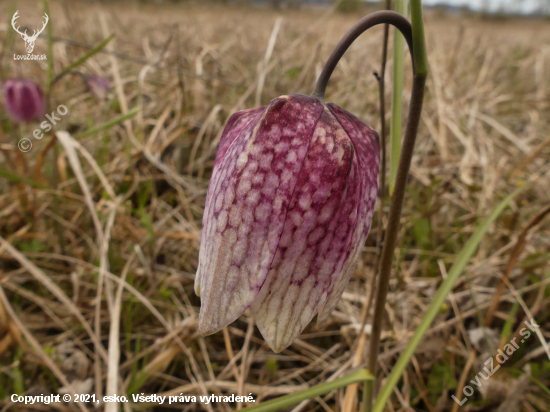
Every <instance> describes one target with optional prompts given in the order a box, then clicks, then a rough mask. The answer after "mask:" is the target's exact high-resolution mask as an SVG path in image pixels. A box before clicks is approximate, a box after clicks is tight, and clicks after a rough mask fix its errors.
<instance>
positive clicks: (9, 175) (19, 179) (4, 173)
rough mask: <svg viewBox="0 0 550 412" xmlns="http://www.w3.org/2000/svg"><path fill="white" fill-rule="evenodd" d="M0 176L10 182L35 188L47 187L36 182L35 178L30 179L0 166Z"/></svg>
mask: <svg viewBox="0 0 550 412" xmlns="http://www.w3.org/2000/svg"><path fill="white" fill-rule="evenodd" d="M0 177H4V178H6V179H8V180H9V181H10V182H12V183H25V184H27V185H29V186H31V187H35V188H37V189H49V187H48V186H44V185H43V184H42V183H40V182H37V181H36V180H33V179H30V178H28V177H23V176H21V175H18V174H17V173H14V172H10V171H9V170H6V169H4V168H2V167H0Z"/></svg>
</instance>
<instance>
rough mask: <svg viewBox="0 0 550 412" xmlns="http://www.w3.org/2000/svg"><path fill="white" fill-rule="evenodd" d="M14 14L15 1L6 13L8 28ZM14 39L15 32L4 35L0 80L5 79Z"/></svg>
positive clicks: (10, 31) (9, 31)
mask: <svg viewBox="0 0 550 412" xmlns="http://www.w3.org/2000/svg"><path fill="white" fill-rule="evenodd" d="M14 14H15V0H13V1H12V2H11V6H10V12H9V13H8V16H9V20H8V21H7V25H8V27H9V26H10V25H11V19H12V16H13V15H14ZM14 39H15V31H14V30H8V32H7V33H6V37H5V39H4V47H3V48H2V53H0V56H2V61H1V62H0V64H1V65H2V73H1V77H0V78H1V79H5V78H6V71H7V70H8V66H9V61H10V54H11V51H12V49H13V40H14Z"/></svg>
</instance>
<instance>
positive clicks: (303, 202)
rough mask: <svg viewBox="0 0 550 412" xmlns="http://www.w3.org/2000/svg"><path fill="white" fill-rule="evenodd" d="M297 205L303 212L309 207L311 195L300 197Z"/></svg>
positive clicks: (306, 194) (305, 194)
mask: <svg viewBox="0 0 550 412" xmlns="http://www.w3.org/2000/svg"><path fill="white" fill-rule="evenodd" d="M298 204H299V205H300V207H301V208H302V209H303V210H307V209H309V206H311V195H310V194H309V193H303V194H302V195H301V196H300V200H298Z"/></svg>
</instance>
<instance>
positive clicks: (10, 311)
mask: <svg viewBox="0 0 550 412" xmlns="http://www.w3.org/2000/svg"><path fill="white" fill-rule="evenodd" d="M0 302H1V303H2V305H3V306H4V310H5V311H6V312H7V313H8V315H9V317H10V318H11V320H12V321H13V322H14V323H15V325H16V326H17V328H18V329H19V331H20V332H21V333H22V334H23V335H24V336H25V338H26V339H27V340H28V341H29V343H30V344H31V346H32V348H33V349H34V351H35V352H36V353H37V354H38V356H39V357H40V359H41V360H42V362H44V363H45V364H46V366H47V367H48V368H49V369H50V370H51V371H52V373H53V374H54V375H55V377H56V378H57V379H59V381H60V382H61V383H63V385H64V386H65V387H66V388H68V390H69V393H70V394H71V395H72V396H73V397H74V396H75V395H76V392H75V390H74V388H73V387H72V385H71V384H70V383H69V381H68V380H67V378H66V377H65V375H64V374H63V372H61V370H60V369H59V367H58V366H57V365H56V364H55V362H54V361H53V360H52V359H51V358H50V357H49V356H48V355H47V354H46V352H44V349H43V348H42V346H41V345H40V343H39V342H38V341H37V340H36V339H35V338H34V336H32V334H31V333H30V332H29V331H28V329H27V328H26V327H25V326H24V325H23V324H22V323H21V321H20V320H19V318H18V317H17V315H16V314H15V312H14V311H13V308H12V307H11V305H10V302H9V301H8V298H7V297H6V294H5V293H4V289H3V288H2V286H1V285H0ZM78 407H79V408H80V410H81V411H82V412H88V408H86V406H84V404H83V403H82V402H79V403H78Z"/></svg>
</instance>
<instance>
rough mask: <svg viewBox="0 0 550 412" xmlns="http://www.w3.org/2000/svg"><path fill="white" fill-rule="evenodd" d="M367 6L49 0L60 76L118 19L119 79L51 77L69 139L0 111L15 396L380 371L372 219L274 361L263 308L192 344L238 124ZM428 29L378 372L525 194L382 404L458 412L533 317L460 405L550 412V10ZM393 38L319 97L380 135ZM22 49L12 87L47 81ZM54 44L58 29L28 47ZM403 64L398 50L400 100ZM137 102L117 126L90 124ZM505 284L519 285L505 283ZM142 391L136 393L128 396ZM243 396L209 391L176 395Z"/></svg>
mask: <svg viewBox="0 0 550 412" xmlns="http://www.w3.org/2000/svg"><path fill="white" fill-rule="evenodd" d="M9 3H10V2H2V4H0V16H3V17H2V23H0V41H2V42H3V44H4V45H5V44H6V42H5V41H6V38H7V37H8V40H9V36H12V35H13V34H12V33H11V32H12V29H11V27H10V25H9V20H10V19H11V14H10V13H11V8H10V4H9ZM17 7H18V9H19V11H20V15H21V16H28V18H27V17H26V18H27V22H25V23H24V24H25V25H28V26H29V27H32V25H33V24H34V25H36V24H39V21H40V16H41V12H42V10H41V8H39V7H38V6H37V5H36V3H35V2H18V3H17ZM278 17H281V18H282V22H281V25H280V29H279V31H278V33H276V34H277V36H276V38H275V43H274V48H273V51H272V53H267V54H266V49H267V48H268V43H269V40H270V37H271V36H272V31H273V27H274V26H275V24H276V19H277V18H278ZM360 17H361V15H360V14H356V15H353V14H351V15H341V14H337V13H334V12H331V11H330V10H328V9H321V8H316V9H302V10H291V11H284V10H283V11H279V12H275V11H273V10H267V9H266V10H261V9H255V8H253V7H251V6H246V5H237V6H233V7H230V6H223V5H220V4H214V3H213V4H211V5H210V6H209V7H206V6H197V5H190V4H187V3H182V4H180V5H174V4H172V3H168V2H166V3H162V4H160V5H139V3H133V2H132V3H127V4H116V5H107V4H106V5H103V6H101V5H99V4H95V3H92V4H88V3H85V2H74V3H73V2H52V4H50V24H51V25H52V29H53V36H54V43H53V53H54V55H53V63H54V74H56V73H59V72H61V70H62V69H63V68H64V67H66V66H67V65H68V64H70V63H71V62H73V61H75V60H76V59H78V58H79V57H80V56H82V55H83V54H84V53H85V52H86V51H87V49H86V48H85V47H83V46H88V47H93V46H95V45H96V44H98V43H99V42H100V41H101V40H103V39H104V38H106V37H108V36H109V35H110V34H112V33H114V34H115V39H114V40H113V41H112V42H111V43H110V44H109V45H108V46H107V47H106V48H105V49H104V51H107V52H109V53H105V52H102V53H99V54H96V55H95V56H93V57H92V58H90V59H89V60H88V61H87V62H86V63H85V64H83V65H82V66H79V68H78V69H77V70H79V71H80V72H82V73H84V74H95V75H100V76H103V77H105V78H107V79H108V80H109V82H110V83H111V86H112V88H111V91H110V92H109V94H108V96H107V98H106V99H104V100H97V99H94V98H93V96H92V95H91V94H90V93H89V92H88V91H86V89H85V85H84V83H83V80H82V77H81V76H79V75H78V74H74V73H72V74H68V75H66V76H64V77H63V78H62V79H61V80H60V81H59V82H57V83H56V84H55V86H54V87H53V89H52V90H51V109H50V111H51V110H53V109H55V108H56V107H57V106H58V105H60V104H63V105H65V106H67V108H68V109H69V113H68V114H67V115H65V116H63V118H62V120H61V122H60V123H59V124H58V125H57V126H56V130H57V131H66V132H67V134H61V136H58V140H57V142H56V143H55V147H52V145H53V141H52V134H51V133H50V134H46V136H45V137H44V138H43V139H41V140H36V139H35V138H34V137H32V130H33V129H34V128H35V127H37V125H36V124H34V123H33V124H31V125H24V126H23V127H22V128H21V129H17V128H16V127H14V125H13V124H12V123H11V121H10V119H9V117H8V115H7V113H6V112H5V110H2V111H1V112H0V125H1V127H0V168H1V170H0V171H1V172H2V174H1V175H0V235H1V239H0V409H1V410H6V409H7V408H10V407H14V406H13V405H11V401H10V396H11V394H12V393H20V394H30V395H34V394H41V393H43V394H47V393H63V390H65V391H67V384H68V383H71V384H72V385H73V387H74V389H75V391H76V392H77V393H89V394H93V393H101V394H104V393H105V392H106V391H107V390H109V388H106V385H107V382H108V381H109V382H110V384H111V385H114V384H116V388H117V393H118V394H127V395H128V397H129V399H130V401H131V394H141V393H145V394H153V393H159V394H160V393H162V394H180V393H183V394H186V395H195V396H198V395H206V394H210V393H212V394H215V395H220V394H232V393H234V394H236V395H237V394H239V395H248V394H252V395H253V396H254V398H255V399H256V402H259V401H262V400H263V399H268V398H271V397H273V396H279V395H282V394H287V393H292V392H295V391H297V390H299V389H303V388H305V387H307V386H311V385H314V384H317V383H321V382H325V381H327V380H330V379H335V378H337V377H341V376H343V375H345V374H347V373H349V372H350V371H351V370H353V368H354V367H357V366H359V365H362V364H363V363H364V361H365V359H364V357H363V356H358V355H361V352H362V351H361V350H360V349H361V347H362V345H361V346H358V343H359V341H360V340H359V336H360V329H361V314H362V311H363V310H364V306H365V305H366V302H367V298H368V295H369V293H368V289H369V287H370V285H371V280H372V277H373V274H374V268H373V265H374V262H375V261H376V254H377V251H378V250H379V249H378V248H377V245H376V239H377V227H378V223H377V221H376V219H377V218H378V214H377V217H375V222H374V223H373V230H372V231H371V234H370V235H369V238H368V239H367V243H366V245H365V248H364V252H363V254H362V256H361V259H360V263H359V265H358V267H357V270H356V271H355V273H354V275H353V277H352V280H351V282H350V284H349V286H348V288H347V290H346V292H345V293H344V296H343V298H342V300H341V301H340V303H339V304H338V306H337V309H336V310H335V311H334V313H333V314H332V317H331V319H330V322H329V324H328V325H327V326H326V327H325V328H324V329H318V328H317V327H316V325H315V322H313V323H312V324H311V325H309V326H308V328H307V329H306V330H305V331H304V333H303V334H302V336H301V337H300V339H299V340H298V341H297V342H296V343H294V344H293V345H292V346H291V347H290V348H289V349H287V350H285V351H284V352H282V353H280V354H274V353H273V352H272V351H271V350H270V349H269V348H268V347H267V345H265V344H264V343H263V341H262V339H261V337H260V335H259V333H258V331H257V330H256V329H255V327H254V326H253V323H252V319H251V318H250V317H249V316H248V314H247V313H245V315H244V316H242V317H241V319H239V320H238V321H237V322H235V323H234V324H232V325H230V326H229V327H227V328H226V329H225V330H224V331H223V333H222V332H219V333H217V334H215V335H212V336H208V337H205V338H202V337H200V336H198V335H197V334H196V324H197V315H198V309H199V305H200V301H199V299H198V298H197V297H196V296H195V294H194V293H193V279H194V273H195V270H196V267H197V256H198V247H199V240H200V229H201V219H202V213H203V207H204V200H205V194H206V189H207V186H208V179H209V176H210V174H211V169H212V165H213V157H214V153H215V150H216V145H217V142H218V139H219V137H220V134H221V132H222V130H223V126H224V123H225V121H226V120H227V118H228V117H229V116H230V114H231V113H233V112H234V111H236V110H240V109H244V108H250V107H253V106H255V105H258V104H266V103H268V102H269V101H270V100H271V99H272V98H274V97H276V96H279V95H281V94H289V93H307V94H309V93H311V90H312V88H313V85H314V83H315V80H316V76H317V75H318V74H319V72H320V70H321V68H322V65H323V64H324V61H325V59H326V58H327V57H328V55H329V53H330V51H331V50H332V48H333V47H334V46H335V45H336V43H337V42H338V40H339V39H340V37H341V35H343V34H344V33H345V31H346V30H347V29H348V28H349V27H350V26H351V25H352V24H353V23H354V22H355V21H356V20H358V19H359V18H360ZM20 20H23V19H20ZM31 30H32V28H31ZM426 34H427V41H428V52H429V60H430V74H429V77H428V83H427V92H426V100H425V104H424V112H423V116H422V122H421V126H420V131H419V137H418V142H417V149H416V154H415V156H414V157H413V165H412V169H411V175H412V176H411V178H410V185H409V191H408V193H407V197H406V199H405V205H404V211H403V218H402V230H401V234H400V239H401V240H400V242H399V244H398V247H397V250H396V256H395V265H394V271H393V276H394V278H393V279H392V281H391V289H390V294H389V296H388V304H387V313H386V314H387V322H386V324H385V328H384V331H383V332H382V348H381V355H380V357H379V365H380V374H381V375H380V376H381V377H382V381H383V378H384V376H385V375H386V374H387V373H388V371H390V370H391V367H392V364H393V363H395V361H396V359H397V358H398V357H399V352H400V350H402V349H403V348H404V346H405V345H406V343H407V339H408V338H409V337H410V336H411V334H412V332H413V331H414V329H415V326H416V325H417V324H418V323H419V321H420V319H421V318H422V315H423V313H424V312H425V310H426V308H427V306H428V305H429V303H430V301H431V298H432V297H433V295H434V292H435V290H436V289H437V286H438V285H439V284H440V282H441V281H442V277H444V276H445V275H446V270H448V269H449V267H450V265H451V264H452V263H453V261H454V258H455V257H456V255H457V254H458V253H459V252H460V250H461V248H462V246H463V245H464V243H465V242H466V241H467V239H468V237H469V236H470V234H471V233H473V231H474V230H475V229H476V227H477V224H478V223H479V222H480V221H481V220H482V219H483V218H484V217H485V216H487V215H488V214H489V213H490V211H491V210H492V208H493V207H494V206H495V205H496V204H498V202H499V201H500V200H501V199H502V198H504V197H505V196H506V195H508V194H510V193H511V192H512V191H513V190H514V189H515V188H517V187H518V186H521V185H526V184H532V186H531V187H529V188H528V189H527V190H526V191H525V192H524V193H523V194H521V195H520V196H519V197H518V198H517V199H516V200H515V201H514V202H513V203H512V207H511V208H508V209H507V210H506V211H505V212H504V213H503V215H502V216H501V217H500V218H499V219H498V221H497V223H496V224H495V225H494V226H493V227H492V228H491V230H490V232H489V234H488V235H487V236H486V238H485V239H484V241H483V242H482V244H481V247H480V248H479V250H478V252H477V253H476V255H475V257H474V258H473V260H472V261H471V264H470V265H469V266H468V267H467V270H466V272H465V275H464V276H463V277H462V278H461V281H459V283H458V284H457V286H456V287H455V289H454V291H453V294H452V295H450V296H449V299H448V301H447V303H448V304H447V305H446V307H445V308H444V310H442V312H441V314H440V315H439V317H438V318H437V320H436V321H435V322H434V324H433V325H432V328H431V329H430V332H429V334H428V335H427V336H426V338H425V341H424V342H423V344H422V345H421V346H420V348H419V350H418V351H417V353H416V355H415V357H414V358H413V361H412V363H411V365H410V366H409V368H408V369H407V371H406V373H405V375H404V378H403V379H402V381H401V383H400V384H399V386H398V390H397V391H395V393H394V396H393V398H392V400H391V403H390V404H389V405H388V407H387V410H388V411H397V410H416V411H431V412H433V411H439V412H442V411H451V410H452V411H456V410H458V409H456V408H457V407H458V405H457V404H455V402H454V401H453V400H452V399H451V395H455V396H457V397H458V398H460V399H461V398H462V395H461V394H462V389H463V387H464V386H465V385H468V384H469V381H470V380H472V379H474V377H475V375H476V374H477V373H478V372H479V371H482V372H483V367H484V365H483V362H485V361H486V360H487V359H489V358H490V357H491V356H494V354H495V353H496V350H497V348H498V347H499V345H503V344H505V343H507V342H508V341H509V340H511V339H512V338H513V337H514V334H516V333H517V332H518V329H520V328H521V324H522V322H523V321H524V319H527V318H528V319H531V318H533V317H534V318H535V319H536V321H537V323H538V324H540V325H541V328H540V334H539V335H538V336H535V335H534V334H533V336H531V337H530V338H529V339H526V340H525V342H523V343H521V344H520V348H519V349H518V350H517V351H516V352H515V353H514V355H513V357H511V359H510V360H508V361H507V362H506V364H505V365H504V366H503V367H502V368H501V369H500V370H499V371H498V372H497V373H496V374H495V376H494V377H493V378H492V379H491V380H488V381H486V382H485V381H483V383H482V386H481V388H479V389H478V388H477V387H476V386H474V389H475V394H474V395H472V397H471V398H470V400H469V401H468V402H467V403H465V404H464V406H462V407H461V410H470V411H474V410H475V411H493V410H494V411H497V410H498V411H500V412H503V411H519V410H521V411H528V412H531V411H547V410H549V409H550V395H549V391H548V389H547V388H548V386H549V385H550V360H549V359H550V352H549V350H548V344H546V341H550V329H549V327H548V325H549V324H550V322H549V316H550V287H549V283H550V267H549V265H548V261H549V258H550V254H549V252H548V250H550V225H549V223H548V220H547V219H545V218H544V217H543V218H542V219H540V222H535V224H534V225H532V227H530V228H529V230H528V231H527V232H526V236H524V237H521V236H520V234H521V233H522V230H523V229H524V228H526V227H527V226H528V224H529V222H530V221H531V220H532V219H533V218H535V217H536V216H537V215H538V214H539V213H541V212H543V211H544V209H545V208H547V207H548V205H549V203H550V175H549V174H550V162H549V160H550V115H549V113H550V77H549V76H548V72H549V71H550V47H549V46H548V44H550V26H549V25H548V21H545V20H537V19H532V20H513V19H509V20H487V19H481V18H479V17H476V16H463V17H456V16H441V15H436V14H433V13H427V15H426ZM381 40H382V29H381V28H376V29H373V30H372V31H370V32H369V33H368V34H366V35H364V36H362V37H361V38H360V39H359V40H358V41H357V42H356V43H355V44H354V45H353V46H352V48H351V50H350V51H349V52H348V53H347V54H346V56H345V57H344V58H343V60H342V61H341V63H340V65H339V66H338V68H337V70H336V72H335V74H334V76H333V78H332V80H331V82H330V84H329V88H328V96H327V97H328V100H329V101H332V102H335V103H336V104H338V105H340V106H342V107H344V108H345V109H347V110H349V111H350V112H352V113H354V114H356V115H357V116H359V117H360V118H361V119H363V120H364V121H365V122H367V123H368V124H369V125H371V126H372V127H373V128H375V129H376V130H380V118H379V114H378V113H379V107H378V83H377V81H376V79H375V77H374V76H373V72H374V71H377V70H379V67H380V54H381ZM7 44H8V47H5V48H4V49H3V53H2V55H3V58H4V60H3V62H2V63H3V66H2V69H3V76H4V77H3V78H2V80H5V79H7V78H13V77H25V78H29V79H32V80H34V81H36V82H37V83H39V84H41V85H42V86H43V87H44V85H45V82H46V74H45V73H46V68H47V63H46V62H45V61H38V62H31V61H14V60H13V56H12V55H13V54H14V53H17V54H24V53H25V51H24V43H23V41H22V40H21V39H20V38H19V36H17V37H16V38H15V39H14V40H13V49H12V48H11V47H12V46H11V44H12V43H11V42H8V43H7ZM391 44H392V42H391V41H390V45H391ZM45 52H46V41H45V34H44V35H42V36H41V37H40V39H39V40H38V41H37V45H36V48H35V53H37V54H42V53H45ZM389 56H391V53H390V54H389ZM405 62H406V64H405V68H406V72H405V73H406V74H405V91H404V96H403V100H404V104H405V105H407V103H408V97H409V96H408V95H409V93H410V87H411V75H410V59H409V58H408V57H407V58H406V60H405ZM391 68H392V61H391V60H389V61H388V66H387V77H386V78H387V81H388V83H387V84H388V86H387V87H386V91H387V96H386V101H387V102H389V100H390V96H391V87H390V86H389V84H390V81H391V72H392V71H391ZM2 104H3V103H2ZM134 108H138V111H137V114H135V115H134V116H129V119H128V120H126V121H125V122H123V123H121V124H116V125H113V126H112V127H109V128H105V129H103V130H101V131H99V132H97V133H92V134H88V135H86V136H83V137H79V134H82V133H83V132H85V131H87V130H89V129H90V128H92V127H95V126H99V125H102V124H104V123H105V122H108V121H109V120H111V119H115V118H117V117H119V116H121V115H122V114H125V113H128V112H130V111H132V110H133V109H134ZM388 109H389V103H388ZM388 111H389V110H388ZM404 113H406V110H404ZM23 137H27V138H29V139H30V140H31V141H32V145H33V147H32V149H31V150H30V151H29V152H27V153H21V152H19V151H18V149H17V142H18V140H19V139H20V138H23ZM518 239H519V245H520V246H522V247H523V248H522V249H521V250H519V249H517V244H518ZM515 248H516V249H515ZM514 250H519V252H520V253H519V255H517V254H515V253H514ZM516 255H517V256H516ZM514 256H516V261H514V260H513V259H512V258H513V257H514ZM511 259H512V263H509V262H510V260H511ZM507 266H508V269H507ZM502 277H505V278H509V280H506V283H505V284H504V288H500V284H501V283H502V282H503V280H502ZM120 285H123V286H124V288H121V287H120ZM493 301H494V302H495V303H498V305H496V306H495V308H496V309H495V310H491V309H490V308H491V306H492V303H493ZM99 302H101V305H100V306H99V305H98V303H99ZM482 326H486V327H487V329H479V328H480V327H482ZM368 327H369V326H368V325H367V327H366V329H365V331H366V333H367V340H368V333H369V329H368ZM518 342H519V340H518ZM542 342H544V344H542ZM113 346H116V347H118V348H119V350H120V360H119V361H118V362H117V361H116V356H115V355H116V351H114V350H112V349H111V350H110V348H112V347H113ZM109 374H112V375H111V376H114V377H115V378H114V379H113V378H112V379H109V378H108V376H109ZM94 385H95V388H94V387H93V386H94ZM469 385H472V384H469ZM111 389H112V387H111ZM345 394H346V390H345V389H342V390H340V391H335V392H333V393H330V394H328V395H326V396H324V397H322V398H316V399H314V400H312V401H309V402H306V403H304V404H303V405H301V410H307V411H310V410H317V411H322V410H326V411H336V410H338V411H339V410H356V408H357V404H356V403H355V405H354V402H357V401H358V399H359V397H356V396H354V395H355V393H351V392H350V391H348V396H347V398H346V396H345ZM458 394H460V395H458ZM345 399H347V400H346V401H345ZM350 400H352V402H350ZM499 405H500V406H499ZM143 406H144V404H141V405H138V404H132V403H128V404H124V410H125V411H128V410H140V408H143ZM172 406H173V405H172ZM240 406H241V405H237V404H233V403H224V402H220V403H216V404H210V405H204V404H201V403H198V402H197V403H190V404H186V405H182V406H180V409H181V408H183V410H186V411H187V410H189V411H193V410H203V409H206V410H215V411H229V410H233V409H236V408H237V407H240ZM242 406H244V405H242ZM67 407H69V405H68V404H60V405H55V408H57V409H59V410H66V408H67ZM70 407H71V408H78V407H80V408H85V409H88V410H92V409H93V408H94V405H92V404H82V403H81V404H80V405H78V404H74V405H72V406H70ZM453 407H454V409H453ZM2 408H4V409H2ZM19 408H20V409H19V410H27V409H23V408H22V407H19ZM148 408H150V409H151V410H153V406H148ZM162 408H164V409H162ZM170 408H171V407H168V406H162V407H161V406H158V405H157V406H155V410H168V409H170ZM499 408H500V409H499ZM506 408H508V409H506ZM29 410H30V409H29ZM33 410H46V409H44V407H41V408H39V407H36V406H35V407H33Z"/></svg>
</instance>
